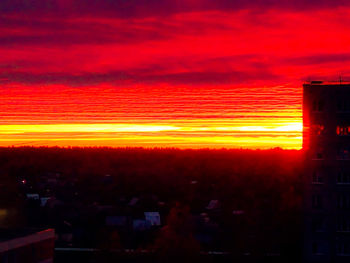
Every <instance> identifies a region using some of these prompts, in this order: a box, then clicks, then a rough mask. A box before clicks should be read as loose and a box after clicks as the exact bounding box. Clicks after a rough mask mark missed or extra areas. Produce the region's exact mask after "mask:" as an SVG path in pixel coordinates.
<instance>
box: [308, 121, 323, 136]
mask: <svg viewBox="0 0 350 263" xmlns="http://www.w3.org/2000/svg"><path fill="white" fill-rule="evenodd" d="M311 134H312V135H322V134H324V125H321V124H314V125H312V126H311Z"/></svg>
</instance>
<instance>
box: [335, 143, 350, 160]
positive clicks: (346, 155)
mask: <svg viewBox="0 0 350 263" xmlns="http://www.w3.org/2000/svg"><path fill="white" fill-rule="evenodd" d="M337 159H338V160H349V159H350V147H343V146H342V147H340V148H338V154H337Z"/></svg>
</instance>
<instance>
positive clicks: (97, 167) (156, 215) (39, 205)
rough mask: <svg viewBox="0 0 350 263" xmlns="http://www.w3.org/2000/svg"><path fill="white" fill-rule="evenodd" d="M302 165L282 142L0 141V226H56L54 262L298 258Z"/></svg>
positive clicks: (298, 153) (299, 156) (254, 260)
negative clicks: (52, 144)
mask: <svg viewBox="0 0 350 263" xmlns="http://www.w3.org/2000/svg"><path fill="white" fill-rule="evenodd" d="M301 171H302V154H301V152H300V151H285V150H280V149H274V150H266V151H262V150H176V149H153V150H145V149H135V148H130V149H110V148H72V149H62V148H31V147H21V148H0V188H1V189H0V209H1V211H6V213H5V212H3V213H0V227H2V228H6V227H7V228H9V227H12V228H13V227H17V226H21V227H22V226H25V227H40V228H45V227H47V228H54V229H55V232H56V241H55V243H56V244H55V246H56V252H55V260H56V262H148V261H149V262H154V261H160V262H165V261H166V262H179V261H184V262H187V261H191V262H196V261H198V262H232V261H235V262H264V261H266V262H274V261H276V262H277V261H278V262H282V261H283V262H297V261H300V255H301V247H302V245H301V240H302V237H301V235H302V217H301V215H302V213H301V192H302V189H301V188H302V183H301ZM77 248H79V249H77ZM102 259H103V260H102Z"/></svg>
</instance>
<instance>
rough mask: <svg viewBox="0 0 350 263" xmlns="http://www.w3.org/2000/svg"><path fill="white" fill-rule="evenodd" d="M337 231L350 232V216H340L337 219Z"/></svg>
mask: <svg viewBox="0 0 350 263" xmlns="http://www.w3.org/2000/svg"><path fill="white" fill-rule="evenodd" d="M337 231H338V232H350V218H348V217H344V216H343V217H340V218H338V219H337Z"/></svg>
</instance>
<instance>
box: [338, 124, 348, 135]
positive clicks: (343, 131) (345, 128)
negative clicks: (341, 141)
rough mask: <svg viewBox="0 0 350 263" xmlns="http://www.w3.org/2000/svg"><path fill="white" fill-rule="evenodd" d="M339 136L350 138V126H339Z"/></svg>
mask: <svg viewBox="0 0 350 263" xmlns="http://www.w3.org/2000/svg"><path fill="white" fill-rule="evenodd" d="M337 135H339V136H349V135H350V126H348V125H341V126H339V125H338V126H337Z"/></svg>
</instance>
